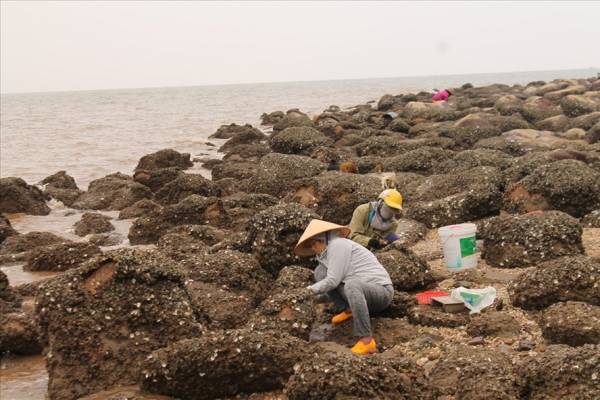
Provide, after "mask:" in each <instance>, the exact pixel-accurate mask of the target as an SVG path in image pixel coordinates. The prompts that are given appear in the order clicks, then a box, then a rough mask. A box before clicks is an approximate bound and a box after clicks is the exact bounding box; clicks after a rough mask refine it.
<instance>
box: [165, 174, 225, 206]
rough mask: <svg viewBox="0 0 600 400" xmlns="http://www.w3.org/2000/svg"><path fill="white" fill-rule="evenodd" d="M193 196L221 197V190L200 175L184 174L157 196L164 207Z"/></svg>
mask: <svg viewBox="0 0 600 400" xmlns="http://www.w3.org/2000/svg"><path fill="white" fill-rule="evenodd" d="M192 194H197V195H200V196H204V197H211V196H219V195H220V194H221V190H220V189H219V188H218V186H216V185H215V184H214V183H213V182H212V181H210V180H208V179H206V178H205V177H203V176H202V175H198V174H183V175H181V176H180V177H178V178H176V179H174V180H172V181H171V182H169V183H167V184H166V185H164V186H163V187H162V188H161V189H160V190H159V191H158V192H157V193H156V196H155V199H156V201H157V202H158V203H160V204H162V205H170V204H177V203H179V202H180V201H182V200H183V199H185V198H186V197H188V196H191V195H192Z"/></svg>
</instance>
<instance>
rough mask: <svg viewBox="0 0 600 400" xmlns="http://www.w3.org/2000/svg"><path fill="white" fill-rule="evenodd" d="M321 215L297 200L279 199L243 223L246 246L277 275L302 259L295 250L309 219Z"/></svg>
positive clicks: (267, 268) (266, 267) (261, 262)
mask: <svg viewBox="0 0 600 400" xmlns="http://www.w3.org/2000/svg"><path fill="white" fill-rule="evenodd" d="M314 218H320V217H319V215H317V214H315V213H314V212H313V211H311V210H309V209H307V208H305V207H303V206H301V205H299V204H296V203H289V204H286V203H280V204H277V205H274V206H272V207H269V208H267V209H265V210H264V211H261V212H259V213H258V214H256V215H255V216H254V217H252V218H251V219H250V222H249V223H248V225H247V227H246V240H245V244H246V247H247V248H248V249H249V250H250V251H251V252H252V254H254V256H255V257H256V259H257V260H258V262H259V263H260V264H261V265H262V266H263V268H265V269H266V270H267V271H269V272H271V273H272V274H274V275H276V274H277V273H278V272H279V270H280V269H281V268H283V267H284V266H286V265H292V264H298V263H302V262H306V261H301V260H302V259H300V258H298V257H297V256H296V255H295V254H294V252H293V249H294V246H295V245H296V243H297V242H298V239H300V236H301V235H302V232H304V229H305V228H306V227H307V226H308V223H309V222H310V221H311V220H312V219H314Z"/></svg>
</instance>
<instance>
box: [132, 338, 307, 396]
mask: <svg viewBox="0 0 600 400" xmlns="http://www.w3.org/2000/svg"><path fill="white" fill-rule="evenodd" d="M304 346H305V344H304V343H303V342H302V341H301V340H299V339H296V338H294V337H291V336H289V335H287V334H285V333H282V332H277V331H269V332H256V331H254V330H252V329H251V328H243V329H236V330H226V331H215V332H210V333H207V334H206V335H204V336H203V337H201V338H195V339H187V340H182V341H179V342H176V343H173V344H171V345H170V346H168V347H166V348H164V349H160V350H157V351H155V352H154V353H152V355H151V356H150V357H149V358H148V359H147V360H146V361H145V362H144V364H143V367H142V371H141V382H142V387H143V388H144V389H145V390H147V391H149V392H152V393H160V394H164V395H170V396H174V397H176V398H181V399H198V400H204V399H206V400H209V399H218V398H226V397H227V398H228V397H230V396H235V395H241V394H244V393H248V394H250V393H255V392H267V391H270V390H274V389H280V388H282V387H283V386H284V385H285V383H286V381H287V379H288V378H289V376H290V375H292V374H293V373H294V365H295V364H296V363H297V362H298V361H300V360H301V359H302V357H306V355H305V353H306V352H305V351H303V347H304Z"/></svg>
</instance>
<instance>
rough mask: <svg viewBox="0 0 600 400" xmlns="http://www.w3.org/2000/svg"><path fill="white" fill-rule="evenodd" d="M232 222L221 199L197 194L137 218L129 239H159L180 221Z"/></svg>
mask: <svg viewBox="0 0 600 400" xmlns="http://www.w3.org/2000/svg"><path fill="white" fill-rule="evenodd" d="M229 223H230V218H229V216H228V215H227V213H226V211H225V209H224V208H223V203H222V201H221V200H219V199H217V198H216V197H202V196H199V195H197V194H193V195H191V196H188V197H186V198H185V199H183V200H182V201H180V202H179V203H177V204H173V205H170V206H165V207H162V208H160V209H158V210H156V211H152V212H150V213H148V214H147V215H145V216H143V217H141V218H138V219H136V220H135V222H134V223H133V225H132V226H131V228H130V229H129V242H130V243H131V244H148V243H155V242H156V241H157V240H158V239H159V238H160V237H161V236H162V235H163V234H165V233H166V232H167V231H168V230H169V229H170V228H172V227H174V226H178V225H187V224H200V225H204V224H207V225H213V226H216V227H224V226H228V225H229Z"/></svg>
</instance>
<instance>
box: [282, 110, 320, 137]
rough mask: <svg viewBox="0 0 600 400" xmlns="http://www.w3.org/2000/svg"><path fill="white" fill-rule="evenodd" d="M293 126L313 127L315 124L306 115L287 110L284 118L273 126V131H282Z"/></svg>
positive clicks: (297, 111)
mask: <svg viewBox="0 0 600 400" xmlns="http://www.w3.org/2000/svg"><path fill="white" fill-rule="evenodd" d="M294 126H308V127H314V126H315V124H314V122H313V121H312V120H311V119H310V117H309V116H308V115H306V114H304V113H303V112H301V111H299V110H297V109H292V110H288V111H287V112H286V114H285V116H284V117H283V118H281V119H280V120H279V121H277V122H276V123H275V124H274V125H273V131H274V132H277V131H282V130H284V129H286V128H290V127H294Z"/></svg>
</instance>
